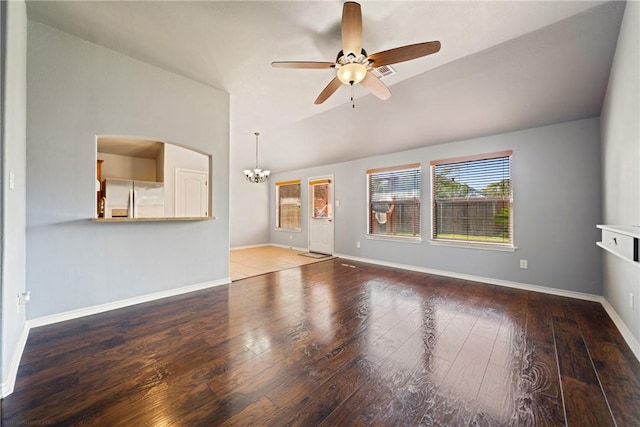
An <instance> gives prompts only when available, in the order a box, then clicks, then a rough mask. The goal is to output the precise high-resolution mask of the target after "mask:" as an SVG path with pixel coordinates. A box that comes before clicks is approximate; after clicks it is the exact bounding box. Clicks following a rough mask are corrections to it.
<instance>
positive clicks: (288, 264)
mask: <svg viewBox="0 0 640 427" xmlns="http://www.w3.org/2000/svg"><path fill="white" fill-rule="evenodd" d="M304 253H305V251H299V250H296V249H289V248H281V247H278V246H257V247H254V248H246V249H232V250H231V251H230V254H229V264H230V272H231V280H232V281H235V280H239V279H245V278H247V277H253V276H258V275H260V274H265V273H272V272H274V271H280V270H286V269H288V268H293V267H298V266H301V265H307V264H313V263H315V262H320V261H326V260H328V259H331V257H327V258H319V259H318V258H309V257H306V256H302V255H301V254H304Z"/></svg>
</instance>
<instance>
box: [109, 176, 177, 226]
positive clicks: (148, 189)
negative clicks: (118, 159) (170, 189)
mask: <svg viewBox="0 0 640 427" xmlns="http://www.w3.org/2000/svg"><path fill="white" fill-rule="evenodd" d="M104 191H105V205H104V207H105V209H104V217H105V218H163V217H164V216H165V214H164V183H163V182H149V181H133V180H130V179H115V178H106V179H105V180H104Z"/></svg>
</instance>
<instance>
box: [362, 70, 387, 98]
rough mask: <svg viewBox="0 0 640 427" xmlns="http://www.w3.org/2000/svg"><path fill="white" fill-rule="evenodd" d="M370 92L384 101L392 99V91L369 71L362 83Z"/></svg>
mask: <svg viewBox="0 0 640 427" xmlns="http://www.w3.org/2000/svg"><path fill="white" fill-rule="evenodd" d="M360 84H361V85H362V86H364V87H365V88H366V89H367V90H368V91H369V92H371V93H372V94H374V95H375V96H377V97H378V98H380V99H382V100H387V99H389V98H390V97H391V91H390V90H389V88H388V87H387V85H386V84H384V83H382V80H380V79H379V78H377V77H376V76H374V75H373V74H371V72H370V71H367V75H366V76H365V77H364V79H363V80H362V81H361V82H360Z"/></svg>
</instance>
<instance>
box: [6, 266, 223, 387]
mask: <svg viewBox="0 0 640 427" xmlns="http://www.w3.org/2000/svg"><path fill="white" fill-rule="evenodd" d="M229 283H231V279H230V278H229V277H225V278H223V279H218V280H214V281H211V282H204V283H197V284H195V285H189V286H184V287H181V288H175V289H169V290H167V291H162V292H156V293H153V294H147V295H141V296H139V297H134V298H127V299H124V300H120V301H114V302H110V303H107V304H100V305H94V306H92V307H86V308H81V309H78V310H72V311H67V312H64V313H59V314H54V315H51V316H44V317H39V318H36V319H31V320H27V321H26V322H25V325H24V329H23V330H22V335H20V339H19V341H18V345H17V347H16V351H15V353H14V354H13V357H12V359H11V366H10V367H9V377H8V378H7V380H6V381H5V382H3V383H2V384H1V389H0V390H1V398H5V397H7V396H8V395H10V394H11V393H13V388H14V386H15V382H16V377H17V375H18V367H19V366H20V359H21V358H22V353H24V348H25V345H26V344H27V338H28V336H29V331H30V330H31V329H32V328H37V327H40V326H45V325H51V324H54V323H58V322H64V321H66V320H72V319H77V318H80V317H85V316H91V315H92V314H98V313H104V312H106V311H111V310H117V309H119V308H124V307H129V306H132V305H136V304H141V303H145V302H151V301H155V300H159V299H162V298H168V297H172V296H177V295H182V294H186V293H189V292H194V291H199V290H203V289H208V288H213V287H216V286H221V285H227V284H229Z"/></svg>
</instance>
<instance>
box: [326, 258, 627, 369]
mask: <svg viewBox="0 0 640 427" xmlns="http://www.w3.org/2000/svg"><path fill="white" fill-rule="evenodd" d="M334 256H336V257H338V258H344V259H348V260H352V261H360V262H366V263H369V264H377V265H383V266H385V267H394V268H401V269H403V270H411V271H417V272H420V273H428V274H434V275H438V276H445V277H453V278H455V279H463V280H470V281H473V282H480V283H487V284H489V285H497V286H505V287H508V288H515V289H522V290H525V291H532V292H540V293H543V294H550V295H557V296H561V297H568V298H576V299H581V300H585V301H592V302H598V303H600V304H602V306H603V307H604V309H605V311H606V312H607V314H608V315H609V317H610V318H611V320H612V321H613V323H614V324H615V325H616V327H617V328H618V330H619V331H620V334H622V338H624V340H625V341H626V343H627V345H628V346H629V347H630V348H631V351H632V352H633V354H634V355H635V356H636V358H637V359H638V361H639V362H640V342H638V340H637V339H636V338H635V337H634V336H633V334H632V333H631V331H630V330H629V328H628V327H627V325H626V324H625V323H624V321H623V320H622V318H620V316H619V315H618V313H616V311H615V309H614V308H613V307H612V306H611V304H609V302H608V301H607V300H606V299H605V298H604V297H603V296H601V295H593V294H587V293H584V292H575V291H567V290H564V289H558V288H552V287H548V286H540V285H531V284H528V283H519V282H511V281H509V280H501V279H493V278H489V277H480V276H472V275H470V274H460V273H453V272H450V271H443V270H434V269H431V268H424V267H416V266H414V265H407V264H397V263H394V262H386V261H378V260H375V259H369V258H360V257H354V256H351V255H344V254H335V255H334Z"/></svg>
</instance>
